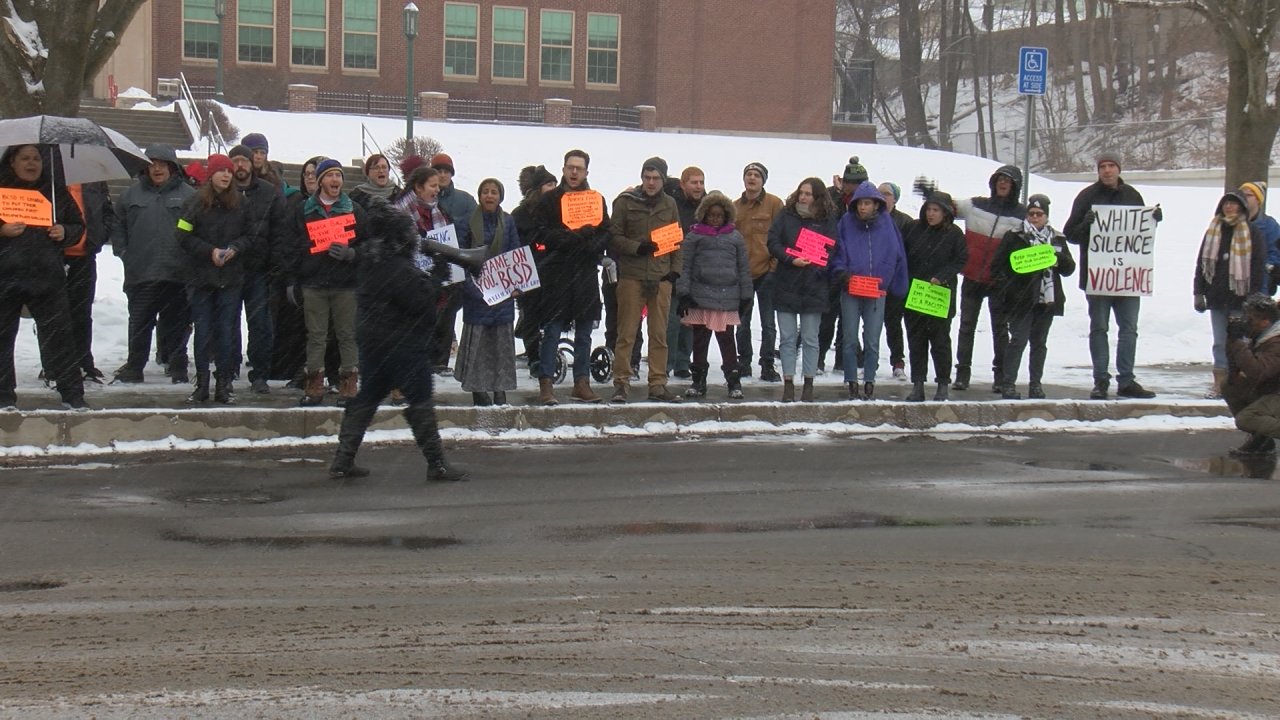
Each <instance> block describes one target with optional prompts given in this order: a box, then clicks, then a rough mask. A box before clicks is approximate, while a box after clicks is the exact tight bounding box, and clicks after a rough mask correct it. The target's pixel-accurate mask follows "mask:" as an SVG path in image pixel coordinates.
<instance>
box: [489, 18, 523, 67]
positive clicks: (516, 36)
mask: <svg viewBox="0 0 1280 720" xmlns="http://www.w3.org/2000/svg"><path fill="white" fill-rule="evenodd" d="M527 28H528V13H527V11H526V10H525V9H524V8H515V7H501V6H497V7H494V8H493V77H495V78H503V79H506V80H524V61H525V56H526V52H527V51H526V49H525V47H526V46H525V42H526V40H525V37H526V29H527Z"/></svg>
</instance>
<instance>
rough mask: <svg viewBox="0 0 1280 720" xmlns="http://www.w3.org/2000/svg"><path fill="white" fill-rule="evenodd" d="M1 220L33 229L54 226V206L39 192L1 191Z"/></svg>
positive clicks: (11, 189) (10, 189) (6, 189)
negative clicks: (22, 224) (29, 226)
mask: <svg viewBox="0 0 1280 720" xmlns="http://www.w3.org/2000/svg"><path fill="white" fill-rule="evenodd" d="M0 219H3V220H4V221H5V222H7V223H26V224H27V225H31V226H33V227H50V226H51V225H53V204H52V203H50V202H49V199H48V198H46V197H45V196H44V195H41V194H40V191H39V190H19V189H17V188H4V189H0Z"/></svg>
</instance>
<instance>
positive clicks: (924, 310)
mask: <svg viewBox="0 0 1280 720" xmlns="http://www.w3.org/2000/svg"><path fill="white" fill-rule="evenodd" d="M906 308H907V309H908V310H914V311H916V312H918V313H920V314H921V315H932V316H933V317H940V318H945V317H946V316H947V315H948V313H950V311H951V290H949V289H948V288H946V287H943V286H942V285H934V284H933V283H931V282H928V281H927V280H919V279H916V278H912V280H911V290H910V292H908V293H907V304H906Z"/></svg>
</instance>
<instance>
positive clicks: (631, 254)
mask: <svg viewBox="0 0 1280 720" xmlns="http://www.w3.org/2000/svg"><path fill="white" fill-rule="evenodd" d="M679 222H680V214H679V212H678V211H677V210H676V201H675V200H674V199H672V197H671V196H670V195H667V194H666V193H663V192H660V193H658V194H657V196H655V197H652V198H649V197H645V195H644V191H643V190H640V189H639V188H637V189H635V190H632V191H630V192H624V193H622V194H621V195H619V196H618V197H617V198H615V199H614V201H613V215H612V225H611V226H610V227H611V230H612V235H611V236H610V240H609V250H610V252H609V255H610V256H611V257H613V258H614V259H615V260H616V261H617V263H618V278H619V279H627V280H648V281H657V280H659V279H661V278H662V277H663V276H664V275H666V274H667V273H671V272H677V273H678V272H680V269H681V268H682V267H684V265H683V263H684V260H683V258H682V257H681V254H680V252H681V251H680V250H676V251H675V252H673V253H667V254H666V255H653V254H652V253H650V254H647V255H639V254H637V252H636V249H637V248H639V247H640V243H642V242H644V241H646V240H649V239H650V233H652V232H653V231H654V230H657V229H658V228H660V227H665V226H667V225H671V224H673V223H675V224H679Z"/></svg>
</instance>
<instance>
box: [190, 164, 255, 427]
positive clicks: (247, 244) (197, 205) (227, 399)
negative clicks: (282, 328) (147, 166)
mask: <svg viewBox="0 0 1280 720" xmlns="http://www.w3.org/2000/svg"><path fill="white" fill-rule="evenodd" d="M206 166H207V167H208V168H209V179H208V181H207V182H205V184H204V185H201V186H200V190H199V191H197V192H196V194H195V196H194V197H192V198H191V199H190V200H189V201H187V205H186V207H184V208H183V209H182V216H181V218H180V219H179V220H178V229H177V231H176V237H177V240H178V243H179V244H181V245H182V249H183V251H184V252H185V253H186V255H187V300H188V302H189V303H190V305H191V319H192V320H193V321H194V323H195V360H196V387H195V390H194V391H193V392H192V393H191V396H190V397H189V398H188V401H189V402H193V403H202V402H208V401H209V363H210V360H213V364H214V366H215V368H216V373H215V379H216V381H217V382H216V385H215V388H214V400H215V401H217V402H219V403H222V404H224V405H225V404H229V403H231V402H232V401H233V400H234V399H235V398H234V388H233V387H232V381H233V380H234V379H235V377H236V375H238V374H239V372H240V368H239V359H238V358H237V354H236V349H237V348H238V347H239V342H238V340H237V338H238V337H239V335H240V325H239V320H240V292H241V288H242V286H243V285H244V275H245V267H244V260H243V257H244V256H245V255H247V254H249V253H251V252H252V251H253V250H254V247H253V242H254V241H255V239H256V238H255V237H254V235H253V233H252V229H251V227H250V223H249V219H248V215H247V213H246V211H245V203H244V200H243V199H242V198H241V197H240V193H239V192H237V191H236V189H235V187H234V180H233V176H232V172H233V169H234V167H235V166H234V165H232V163H231V159H230V158H228V157H227V156H226V155H210V156H209V160H208V162H207V163H206Z"/></svg>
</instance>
